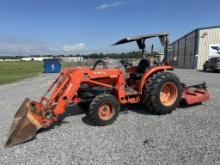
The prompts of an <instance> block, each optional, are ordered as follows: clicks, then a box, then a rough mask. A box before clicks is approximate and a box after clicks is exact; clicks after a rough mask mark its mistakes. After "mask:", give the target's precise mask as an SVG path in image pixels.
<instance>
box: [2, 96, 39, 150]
mask: <svg viewBox="0 0 220 165" xmlns="http://www.w3.org/2000/svg"><path fill="white" fill-rule="evenodd" d="M30 103H31V100H30V99H28V98H26V99H25V101H24V102H23V103H22V105H21V107H20V108H19V109H18V111H17V112H16V114H15V116H14V120H13V123H12V125H11V128H10V131H9V136H8V139H7V142H6V143H5V147H11V146H13V145H16V144H19V143H23V142H25V141H28V140H31V139H33V138H34V137H35V135H36V133H37V131H38V130H39V129H40V128H42V125H41V123H40V122H39V121H37V120H36V118H35V117H34V116H33V113H32V112H31V107H30Z"/></svg>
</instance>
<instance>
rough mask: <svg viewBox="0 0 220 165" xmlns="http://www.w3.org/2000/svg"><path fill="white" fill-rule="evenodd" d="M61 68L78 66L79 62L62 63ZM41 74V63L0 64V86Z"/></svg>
mask: <svg viewBox="0 0 220 165" xmlns="http://www.w3.org/2000/svg"><path fill="white" fill-rule="evenodd" d="M61 64H62V68H65V67H71V66H76V65H80V63H79V62H75V63H73V62H62V63H61ZM42 72H43V62H37V61H16V62H0V85H2V84H7V83H13V82H16V81H19V80H23V79H25V78H29V77H34V76H37V75H39V74H41V73H42Z"/></svg>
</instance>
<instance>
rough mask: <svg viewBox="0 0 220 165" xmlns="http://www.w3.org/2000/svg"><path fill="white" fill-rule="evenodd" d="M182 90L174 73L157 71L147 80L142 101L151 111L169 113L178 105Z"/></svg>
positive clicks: (160, 113)
mask: <svg viewBox="0 0 220 165" xmlns="http://www.w3.org/2000/svg"><path fill="white" fill-rule="evenodd" d="M182 91H183V89H182V86H181V83H180V80H179V78H178V77H177V76H176V75H175V74H173V73H170V72H159V73H157V74H155V75H153V76H152V77H151V78H150V79H149V81H148V82H147V84H146V87H145V92H144V100H143V102H144V104H145V106H146V107H147V109H148V110H150V111H151V112H152V113H155V114H159V115H162V114H167V113H171V112H172V111H173V110H174V109H176V107H177V106H178V105H179V102H180V100H181V96H182Z"/></svg>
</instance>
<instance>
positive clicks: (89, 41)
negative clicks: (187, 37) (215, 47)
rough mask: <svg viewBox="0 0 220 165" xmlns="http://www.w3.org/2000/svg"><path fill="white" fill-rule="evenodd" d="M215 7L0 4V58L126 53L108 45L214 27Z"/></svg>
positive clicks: (201, 2) (174, 2)
mask: <svg viewBox="0 0 220 165" xmlns="http://www.w3.org/2000/svg"><path fill="white" fill-rule="evenodd" d="M219 6H220V1H219V0H0V56H3V55H30V54H54V55H56V54H65V55H68V54H89V53H95V52H96V53H99V52H103V53H108V52H123V51H124V52H126V51H131V50H136V49H137V48H136V45H135V44H134V43H130V44H128V45H121V46H115V47H112V46H111V45H112V44H113V43H114V42H116V41H117V40H119V39H121V38H125V37H128V36H134V35H141V34H149V33H158V32H168V33H169V34H170V41H171V42H172V41H174V40H175V39H177V38H178V37H181V36H182V35H184V34H185V33H187V32H190V31H192V30H193V29H195V28H199V27H206V26H216V25H220V14H219ZM148 43H149V44H148V48H149V47H151V44H154V45H155V48H160V46H159V42H156V41H154V40H152V41H149V42H148Z"/></svg>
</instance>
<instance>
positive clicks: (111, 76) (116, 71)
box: [5, 33, 209, 147]
mask: <svg viewBox="0 0 220 165" xmlns="http://www.w3.org/2000/svg"><path fill="white" fill-rule="evenodd" d="M153 37H159V39H160V41H161V43H162V45H163V46H164V49H165V58H164V60H163V62H162V63H161V64H159V65H157V66H150V64H149V61H148V60H147V59H145V56H144V55H145V40H146V39H148V38H153ZM132 41H135V42H137V44H138V47H139V49H141V50H142V55H143V59H141V60H140V62H139V64H138V66H132V65H126V64H125V63H123V64H124V67H123V68H111V69H110V68H108V67H107V65H106V63H105V62H104V61H102V60H99V61H97V62H96V63H95V65H94V67H93V68H92V69H90V68H87V67H75V68H70V69H64V70H63V71H62V73H60V75H59V76H58V78H57V79H56V80H55V81H54V82H53V83H52V84H51V86H50V87H49V89H48V90H47V92H46V93H45V95H44V96H43V97H42V98H41V101H40V102H34V101H32V100H30V99H28V98H27V99H25V101H24V102H23V104H22V105H21V107H20V108H19V110H18V111H17V113H16V114H15V117H14V121H13V123H12V126H11V129H10V131H9V137H8V139H7V142H6V144H5V146H6V147H10V146H13V145H16V144H19V143H22V142H25V141H29V140H31V139H33V138H34V137H35V135H36V134H37V132H38V130H40V129H43V128H48V127H50V126H51V125H53V124H54V123H56V122H59V121H60V120H61V117H62V115H63V114H64V113H65V110H66V108H67V106H68V105H69V104H78V105H79V106H80V107H81V108H82V109H84V110H85V111H86V114H87V115H88V117H89V118H90V120H91V121H92V122H93V123H94V124H95V125H101V126H103V125H108V124H111V123H113V122H114V120H115V119H116V118H117V116H118V114H119V111H120V105H121V104H128V103H139V102H143V103H144V105H145V107H146V110H149V111H151V112H152V113H155V114H159V115H162V114H167V113H171V112H172V111H173V110H174V109H175V108H176V107H177V106H178V104H179V102H180V101H184V102H185V103H187V104H189V105H191V104H196V103H201V102H203V101H206V100H208V99H209V94H208V92H207V90H206V85H205V84H199V85H194V86H188V87H187V86H186V85H184V84H183V83H181V82H180V80H179V78H178V77H177V76H176V75H175V74H174V73H172V72H169V70H172V69H173V68H172V66H169V65H165V63H166V55H167V48H168V34H167V33H160V34H153V35H144V36H137V37H130V38H125V39H122V40H120V41H118V42H117V43H115V44H114V45H118V44H124V43H127V42H132ZM99 64H102V65H103V68H101V69H100V68H99V69H98V68H97V67H96V66H97V65H99ZM125 75H128V76H127V78H126V76H125ZM73 110H74V109H73Z"/></svg>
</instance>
